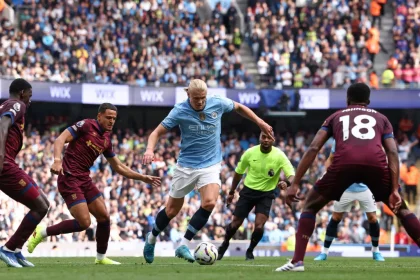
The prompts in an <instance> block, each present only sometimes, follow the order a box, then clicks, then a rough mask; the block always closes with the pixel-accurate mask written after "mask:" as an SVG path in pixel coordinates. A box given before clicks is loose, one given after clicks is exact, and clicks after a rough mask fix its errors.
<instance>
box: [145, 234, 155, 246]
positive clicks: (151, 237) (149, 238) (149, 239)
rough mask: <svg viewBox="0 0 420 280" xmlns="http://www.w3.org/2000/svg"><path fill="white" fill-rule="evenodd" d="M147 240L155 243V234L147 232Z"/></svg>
mask: <svg viewBox="0 0 420 280" xmlns="http://www.w3.org/2000/svg"><path fill="white" fill-rule="evenodd" d="M147 242H149V243H150V244H155V243H156V236H154V235H153V234H149V237H148V238H147Z"/></svg>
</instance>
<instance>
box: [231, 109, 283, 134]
mask: <svg viewBox="0 0 420 280" xmlns="http://www.w3.org/2000/svg"><path fill="white" fill-rule="evenodd" d="M233 104H234V106H235V107H234V108H235V111H236V113H238V114H239V115H241V116H242V117H244V118H246V119H248V120H250V121H252V122H254V123H255V124H256V125H258V127H259V128H260V129H261V131H262V132H264V133H265V134H267V135H268V137H270V139H271V140H272V141H274V140H275V139H274V135H273V128H272V127H271V126H270V125H269V124H267V123H266V122H265V121H263V120H262V119H261V118H260V117H258V116H257V115H256V114H255V113H254V112H252V110H251V109H249V108H248V107H246V106H245V105H242V104H240V103H238V102H235V101H233Z"/></svg>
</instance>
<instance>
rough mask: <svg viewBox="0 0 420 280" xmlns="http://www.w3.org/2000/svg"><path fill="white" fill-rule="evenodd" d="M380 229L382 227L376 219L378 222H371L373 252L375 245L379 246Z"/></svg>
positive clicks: (370, 232)
mask: <svg viewBox="0 0 420 280" xmlns="http://www.w3.org/2000/svg"><path fill="white" fill-rule="evenodd" d="M379 231H380V228H379V223H378V221H376V223H369V235H370V237H371V239H372V252H373V248H374V247H376V248H378V243H379Z"/></svg>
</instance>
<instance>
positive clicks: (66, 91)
mask: <svg viewBox="0 0 420 280" xmlns="http://www.w3.org/2000/svg"><path fill="white" fill-rule="evenodd" d="M70 90H71V87H50V95H51V97H52V98H62V99H71V95H70Z"/></svg>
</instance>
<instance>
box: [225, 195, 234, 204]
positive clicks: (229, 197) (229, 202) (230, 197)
mask: <svg viewBox="0 0 420 280" xmlns="http://www.w3.org/2000/svg"><path fill="white" fill-rule="evenodd" d="M234 197H235V194H228V197H227V199H226V206H229V205H231V204H232V202H233V198H234Z"/></svg>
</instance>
